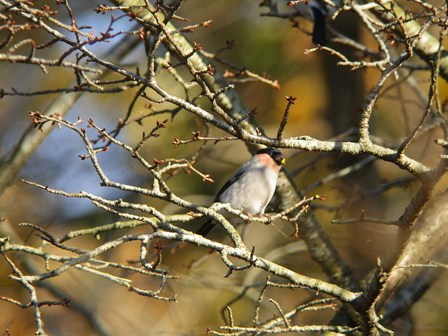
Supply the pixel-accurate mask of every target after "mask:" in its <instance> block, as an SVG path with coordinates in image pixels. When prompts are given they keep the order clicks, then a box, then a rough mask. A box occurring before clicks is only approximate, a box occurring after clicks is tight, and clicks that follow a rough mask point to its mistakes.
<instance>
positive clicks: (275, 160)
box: [196, 147, 286, 236]
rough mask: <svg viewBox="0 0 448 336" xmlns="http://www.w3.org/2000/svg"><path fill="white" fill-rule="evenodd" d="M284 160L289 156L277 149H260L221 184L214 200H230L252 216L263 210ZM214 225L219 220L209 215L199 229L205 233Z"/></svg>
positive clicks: (230, 202) (229, 202) (233, 204)
mask: <svg viewBox="0 0 448 336" xmlns="http://www.w3.org/2000/svg"><path fill="white" fill-rule="evenodd" d="M285 163H286V159H285V157H284V156H283V154H282V153H281V152H280V151H279V150H278V149H275V148H272V147H268V148H264V149H260V150H259V151H257V152H256V153H255V155H254V156H253V157H252V158H251V159H250V160H249V161H247V162H246V163H244V164H243V165H242V166H240V167H239V168H238V169H237V170H236V171H235V173H234V174H233V175H232V177H230V179H229V180H228V181H227V182H226V183H225V184H224V185H223V186H222V188H221V189H220V190H219V191H218V193H217V194H216V197H215V202H220V203H227V204H229V205H230V206H231V207H232V208H234V209H237V210H242V211H243V212H245V213H247V214H248V216H249V217H250V216H257V215H262V214H264V211H265V210H266V206H267V205H268V204H269V202H270V201H271V199H272V196H273V195H274V192H275V188H276V186H277V179H278V174H279V172H280V169H281V168H282V166H283V165H284V164H285ZM215 225H216V221H215V220H213V219H209V220H208V221H207V222H206V223H205V224H204V225H202V226H201V227H200V228H199V230H197V231H196V233H197V234H199V235H201V236H206V235H207V234H208V233H209V232H210V231H211V230H212V229H213V227H214V226H215Z"/></svg>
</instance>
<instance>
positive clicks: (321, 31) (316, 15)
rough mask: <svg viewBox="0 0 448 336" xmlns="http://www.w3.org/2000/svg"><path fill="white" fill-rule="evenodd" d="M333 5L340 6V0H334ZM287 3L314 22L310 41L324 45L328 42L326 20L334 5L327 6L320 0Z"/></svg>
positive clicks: (333, 10) (331, 13) (332, 11)
mask: <svg viewBox="0 0 448 336" xmlns="http://www.w3.org/2000/svg"><path fill="white" fill-rule="evenodd" d="M334 3H335V6H339V7H340V6H341V4H340V1H338V0H335V1H334ZM288 5H289V6H290V7H293V8H294V9H295V10H296V11H297V12H298V13H299V14H300V15H301V16H303V17H304V18H306V19H308V20H311V21H313V22H314V27H313V34H312V41H313V43H314V44H317V45H321V46H324V45H326V44H327V42H328V38H327V20H328V18H329V17H330V16H331V15H333V14H334V13H335V11H336V8H335V7H332V6H329V5H328V4H327V3H326V2H324V1H322V0H310V1H289V3H288Z"/></svg>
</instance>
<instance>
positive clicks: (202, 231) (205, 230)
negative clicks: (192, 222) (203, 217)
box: [196, 219, 216, 237]
mask: <svg viewBox="0 0 448 336" xmlns="http://www.w3.org/2000/svg"><path fill="white" fill-rule="evenodd" d="M215 225H216V222H215V221H214V220H213V219H209V220H208V221H206V222H205V223H204V225H202V226H201V227H200V228H199V230H197V231H196V233H197V234H198V235H201V236H203V237H205V236H206V235H208V234H209V232H210V231H211V230H212V229H213V228H214V227H215Z"/></svg>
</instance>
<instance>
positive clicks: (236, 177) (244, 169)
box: [215, 160, 252, 202]
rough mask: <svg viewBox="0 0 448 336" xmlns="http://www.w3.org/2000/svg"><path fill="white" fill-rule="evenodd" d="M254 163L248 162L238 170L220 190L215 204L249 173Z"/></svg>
mask: <svg viewBox="0 0 448 336" xmlns="http://www.w3.org/2000/svg"><path fill="white" fill-rule="evenodd" d="M251 163H252V160H251V161H248V162H246V163H245V164H243V165H242V166H241V167H239V168H238V170H237V171H236V172H235V174H233V175H232V177H230V179H229V180H228V181H227V182H226V183H225V184H224V185H223V186H222V187H221V189H219V191H218V193H217V194H216V197H215V202H219V199H220V197H221V195H222V194H223V193H224V191H226V190H227V189H228V188H229V187H230V186H231V185H232V184H234V183H235V182H236V181H238V180H239V179H240V177H241V176H243V175H244V174H245V173H246V172H247V167H248V166H249V165H250V164H251Z"/></svg>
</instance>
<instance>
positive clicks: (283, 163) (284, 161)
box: [280, 158, 286, 166]
mask: <svg viewBox="0 0 448 336" xmlns="http://www.w3.org/2000/svg"><path fill="white" fill-rule="evenodd" d="M280 163H281V165H282V166H284V165H285V163H286V159H285V158H282V160H281V161H280Z"/></svg>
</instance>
